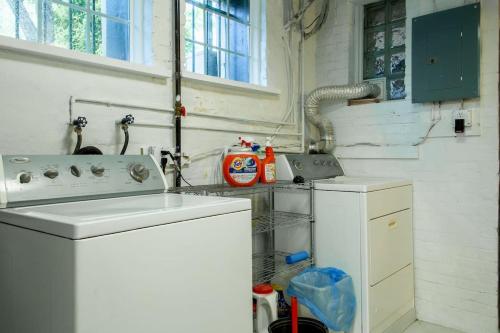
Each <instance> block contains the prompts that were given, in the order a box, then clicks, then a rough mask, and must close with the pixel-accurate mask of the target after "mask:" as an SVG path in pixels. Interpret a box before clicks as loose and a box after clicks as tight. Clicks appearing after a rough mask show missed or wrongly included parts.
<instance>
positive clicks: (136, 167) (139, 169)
mask: <svg viewBox="0 0 500 333" xmlns="http://www.w3.org/2000/svg"><path fill="white" fill-rule="evenodd" d="M129 173H130V176H131V177H132V179H134V180H135V181H136V182H139V183H142V182H144V181H145V180H147V179H148V178H149V169H148V168H146V167H145V166H144V164H140V163H138V164H132V165H130V167H129Z"/></svg>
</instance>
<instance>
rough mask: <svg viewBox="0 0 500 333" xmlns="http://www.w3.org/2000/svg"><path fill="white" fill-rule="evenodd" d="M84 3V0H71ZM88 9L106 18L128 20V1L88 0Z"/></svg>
mask: <svg viewBox="0 0 500 333" xmlns="http://www.w3.org/2000/svg"><path fill="white" fill-rule="evenodd" d="M72 1H84V0H72ZM89 1H90V7H91V8H92V10H94V11H96V12H101V13H103V14H106V15H108V16H112V17H118V18H121V19H123V20H129V17H130V1H129V0H112V1H110V0H107V1H105V0H89Z"/></svg>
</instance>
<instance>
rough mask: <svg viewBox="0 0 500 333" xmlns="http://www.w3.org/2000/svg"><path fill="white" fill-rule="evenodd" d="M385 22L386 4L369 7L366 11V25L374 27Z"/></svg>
mask: <svg viewBox="0 0 500 333" xmlns="http://www.w3.org/2000/svg"><path fill="white" fill-rule="evenodd" d="M384 23H385V4H381V5H376V6H371V7H367V8H366V11H365V26H366V27H374V26H377V25H381V24H384Z"/></svg>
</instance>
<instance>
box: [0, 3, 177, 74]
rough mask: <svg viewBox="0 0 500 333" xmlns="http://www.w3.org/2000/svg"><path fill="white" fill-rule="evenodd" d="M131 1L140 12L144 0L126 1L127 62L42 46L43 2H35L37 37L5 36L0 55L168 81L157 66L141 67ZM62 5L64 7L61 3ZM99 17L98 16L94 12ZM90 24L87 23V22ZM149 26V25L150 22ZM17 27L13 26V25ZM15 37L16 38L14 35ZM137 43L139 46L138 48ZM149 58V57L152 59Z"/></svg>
mask: <svg viewBox="0 0 500 333" xmlns="http://www.w3.org/2000/svg"><path fill="white" fill-rule="evenodd" d="M135 1H139V2H140V4H141V7H140V8H143V6H142V4H143V1H144V0H130V3H131V4H132V5H131V7H130V17H129V20H130V24H129V29H130V30H129V38H130V41H129V46H130V50H129V53H130V54H129V60H128V61H127V60H120V59H116V58H111V57H107V56H105V55H98V54H94V53H87V52H81V51H78V50H73V49H68V48H64V47H60V46H56V45H50V44H45V40H44V36H43V32H44V29H45V28H43V29H40V28H39V27H40V26H42V25H43V24H44V22H43V13H42V10H41V9H42V4H43V3H45V1H37V4H36V6H37V36H36V39H20V38H19V39H17V38H16V36H14V37H11V36H6V35H0V51H1V50H3V51H9V52H16V53H19V54H24V55H28V56H35V57H41V58H43V59H47V60H57V61H58V62H63V63H68V64H76V65H83V66H88V65H90V66H92V67H95V68H101V69H107V70H111V71H118V72H125V73H129V74H133V75H139V76H146V77H154V78H159V79H166V78H169V77H171V74H170V72H169V70H168V69H165V68H162V67H160V66H158V65H157V64H155V63H153V62H150V63H143V62H142V60H143V59H144V50H142V49H139V48H138V47H136V46H137V42H138V37H141V39H142V36H143V33H144V28H145V27H144V24H142V18H141V24H140V25H139V27H137V26H136V22H135V21H134V17H135V15H134V13H135V11H134V8H136V6H137V5H136V6H134V5H133V4H134V3H135ZM50 2H53V3H57V4H61V3H62V1H60V0H53V1H50ZM64 5H66V6H67V5H68V3H64ZM77 7H78V10H81V8H83V7H80V6H77ZM96 13H97V14H99V13H98V12H96ZM100 14H101V16H103V17H111V18H114V17H112V16H109V15H106V14H105V13H100ZM87 21H89V22H90V20H87ZM151 24H153V22H151ZM16 26H17V24H16ZM18 36H19V35H18ZM143 42H144V41H141V44H140V46H142V43H143ZM152 56H153V55H152ZM136 59H140V60H141V62H140V63H136V62H133V61H136Z"/></svg>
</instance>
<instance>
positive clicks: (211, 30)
mask: <svg viewBox="0 0 500 333" xmlns="http://www.w3.org/2000/svg"><path fill="white" fill-rule="evenodd" d="M221 19H222V17H221V16H220V15H217V14H214V13H210V12H207V31H208V36H207V37H208V41H207V44H208V45H210V46H217V47H219V46H220V37H221V35H222V33H223V32H222V30H221V22H220V21H221Z"/></svg>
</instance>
